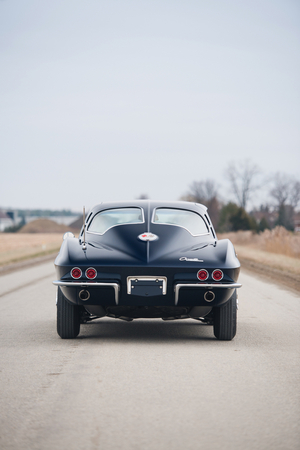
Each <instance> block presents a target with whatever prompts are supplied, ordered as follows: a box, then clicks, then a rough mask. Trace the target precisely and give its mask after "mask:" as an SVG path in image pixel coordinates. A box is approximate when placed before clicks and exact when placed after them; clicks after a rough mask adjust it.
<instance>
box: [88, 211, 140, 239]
mask: <svg viewBox="0 0 300 450" xmlns="http://www.w3.org/2000/svg"><path fill="white" fill-rule="evenodd" d="M143 222H144V213H143V210H142V209H141V208H117V209H107V210H105V211H101V212H100V213H98V214H97V215H96V216H95V217H94V218H93V220H92V222H91V224H90V225H89V227H88V231H90V232H92V233H99V234H104V233H105V232H106V231H107V230H109V229H110V228H112V227H115V226H117V225H125V224H128V223H143Z"/></svg>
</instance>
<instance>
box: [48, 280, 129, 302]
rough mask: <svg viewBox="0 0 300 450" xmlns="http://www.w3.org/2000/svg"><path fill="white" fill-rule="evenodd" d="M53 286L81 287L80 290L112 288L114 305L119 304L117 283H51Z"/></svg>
mask: <svg viewBox="0 0 300 450" xmlns="http://www.w3.org/2000/svg"><path fill="white" fill-rule="evenodd" d="M53 284H55V286H65V287H82V288H86V289H87V288H89V287H90V288H91V287H92V288H93V287H112V288H114V290H115V302H116V305H118V304H119V292H120V286H119V284H118V283H99V282H97V281H95V282H88V283H87V282H84V281H53Z"/></svg>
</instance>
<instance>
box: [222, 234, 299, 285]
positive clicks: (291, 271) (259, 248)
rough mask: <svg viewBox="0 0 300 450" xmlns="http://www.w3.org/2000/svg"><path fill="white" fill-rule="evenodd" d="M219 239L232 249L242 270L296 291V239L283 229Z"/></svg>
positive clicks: (297, 250) (297, 265) (296, 237)
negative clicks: (227, 243) (248, 269)
mask: <svg viewBox="0 0 300 450" xmlns="http://www.w3.org/2000/svg"><path fill="white" fill-rule="evenodd" d="M218 237H219V239H224V238H228V239H230V240H231V242H232V243H233V244H234V246H235V250H236V252H237V255H238V258H239V260H240V261H241V263H242V266H243V265H244V267H248V268H251V270H254V271H255V270H256V271H259V272H261V273H268V275H270V276H271V275H272V272H273V275H274V278H277V279H278V280H279V279H281V280H282V281H284V280H285V281H288V283H291V285H292V286H293V287H295V288H296V289H298V287H299V285H300V235H299V234H295V233H292V232H289V231H287V230H286V229H285V228H283V227H276V228H274V229H273V230H271V231H270V230H265V231H264V232H263V233H260V234H253V233H252V232H251V231H238V232H236V233H223V234H219V235H218Z"/></svg>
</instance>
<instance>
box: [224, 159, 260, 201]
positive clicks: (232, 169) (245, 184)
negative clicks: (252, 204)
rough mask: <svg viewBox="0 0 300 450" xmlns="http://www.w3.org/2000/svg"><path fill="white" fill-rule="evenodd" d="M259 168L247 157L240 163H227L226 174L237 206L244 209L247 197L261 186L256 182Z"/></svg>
mask: <svg viewBox="0 0 300 450" xmlns="http://www.w3.org/2000/svg"><path fill="white" fill-rule="evenodd" d="M260 172H261V171H260V169H259V167H258V166H257V165H256V164H253V163H252V162H251V161H250V160H249V159H246V160H244V161H241V162H240V163H238V164H237V163H235V162H231V163H229V165H228V168H227V171H226V176H227V178H228V180H229V183H230V188H231V191H232V193H233V194H234V196H235V199H236V201H237V203H238V205H239V206H241V207H243V208H244V209H246V207H247V204H248V202H249V199H250V198H251V196H252V195H253V193H254V192H255V191H256V190H257V189H258V188H260V187H261V184H260V183H258V182H257V177H258V175H259V174H260Z"/></svg>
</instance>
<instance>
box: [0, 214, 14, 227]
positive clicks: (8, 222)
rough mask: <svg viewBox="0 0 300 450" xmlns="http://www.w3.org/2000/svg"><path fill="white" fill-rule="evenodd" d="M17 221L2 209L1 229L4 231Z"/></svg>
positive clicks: (0, 215) (0, 216)
mask: <svg viewBox="0 0 300 450" xmlns="http://www.w3.org/2000/svg"><path fill="white" fill-rule="evenodd" d="M14 225H15V222H14V221H13V220H12V219H11V217H9V215H8V214H7V213H6V212H5V211H2V210H1V209H0V231H4V230H5V228H8V227H12V226H14Z"/></svg>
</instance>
